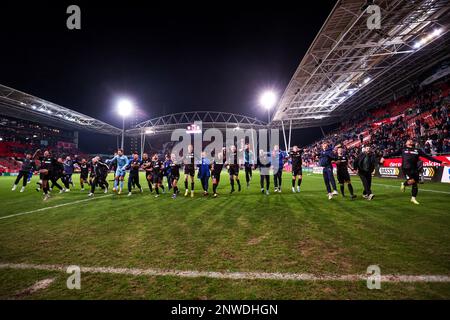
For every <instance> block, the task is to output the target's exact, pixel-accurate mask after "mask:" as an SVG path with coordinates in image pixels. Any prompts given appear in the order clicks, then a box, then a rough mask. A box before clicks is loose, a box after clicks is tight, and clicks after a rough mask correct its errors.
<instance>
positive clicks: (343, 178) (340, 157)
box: [335, 147, 356, 200]
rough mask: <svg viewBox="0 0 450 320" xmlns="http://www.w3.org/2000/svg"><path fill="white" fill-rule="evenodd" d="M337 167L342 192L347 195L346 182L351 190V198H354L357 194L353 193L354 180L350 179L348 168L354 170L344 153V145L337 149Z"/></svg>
mask: <svg viewBox="0 0 450 320" xmlns="http://www.w3.org/2000/svg"><path fill="white" fill-rule="evenodd" d="M335 163H336V169H337V179H338V182H339V185H340V187H341V194H342V196H343V197H345V184H347V187H348V191H349V192H350V199H351V200H353V199H355V198H356V196H355V195H354V194H353V186H352V181H351V180H350V173H349V172H348V168H350V169H351V170H353V168H351V167H350V164H349V163H348V158H347V156H346V155H345V154H344V149H343V148H342V147H338V149H337V157H336V161H335Z"/></svg>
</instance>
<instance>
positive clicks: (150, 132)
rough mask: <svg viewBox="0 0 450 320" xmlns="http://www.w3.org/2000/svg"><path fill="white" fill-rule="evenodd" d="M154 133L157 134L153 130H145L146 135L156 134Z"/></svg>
mask: <svg viewBox="0 0 450 320" xmlns="http://www.w3.org/2000/svg"><path fill="white" fill-rule="evenodd" d="M154 133H155V130H152V129H147V130H145V134H154Z"/></svg>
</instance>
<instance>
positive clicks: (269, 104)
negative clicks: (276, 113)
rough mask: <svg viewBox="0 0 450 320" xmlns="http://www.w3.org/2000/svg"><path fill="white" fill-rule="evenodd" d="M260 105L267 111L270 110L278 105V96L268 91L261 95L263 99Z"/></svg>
mask: <svg viewBox="0 0 450 320" xmlns="http://www.w3.org/2000/svg"><path fill="white" fill-rule="evenodd" d="M259 103H260V104H261V106H263V107H264V108H265V109H267V110H270V109H272V108H273V107H274V106H275V104H276V103H277V95H276V94H275V92H273V91H266V92H264V93H263V94H262V95H261V98H260V99H259Z"/></svg>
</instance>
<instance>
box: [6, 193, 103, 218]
mask: <svg viewBox="0 0 450 320" xmlns="http://www.w3.org/2000/svg"><path fill="white" fill-rule="evenodd" d="M110 196H112V194H108V195H104V196H101V197H92V198H88V199H82V200H77V201H72V202H67V203H62V204H58V205H56V206H51V207H45V208H41V209H36V210H31V211H26V212H21V213H15V214H11V215H9V216H4V217H0V220H3V219H8V218H13V217H18V216H23V215H25V214H30V213H35V212H41V211H45V210H50V209H55V208H60V207H64V206H70V205H72V204H77V203H82V202H86V201H91V200H94V199H101V198H106V197H110Z"/></svg>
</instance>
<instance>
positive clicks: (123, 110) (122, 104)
mask: <svg viewBox="0 0 450 320" xmlns="http://www.w3.org/2000/svg"><path fill="white" fill-rule="evenodd" d="M132 111H133V103H132V102H131V101H130V100H128V99H120V100H119V101H118V102H117V112H118V113H119V115H120V116H122V117H124V118H125V117H128V116H129V115H130V114H131V112H132Z"/></svg>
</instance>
